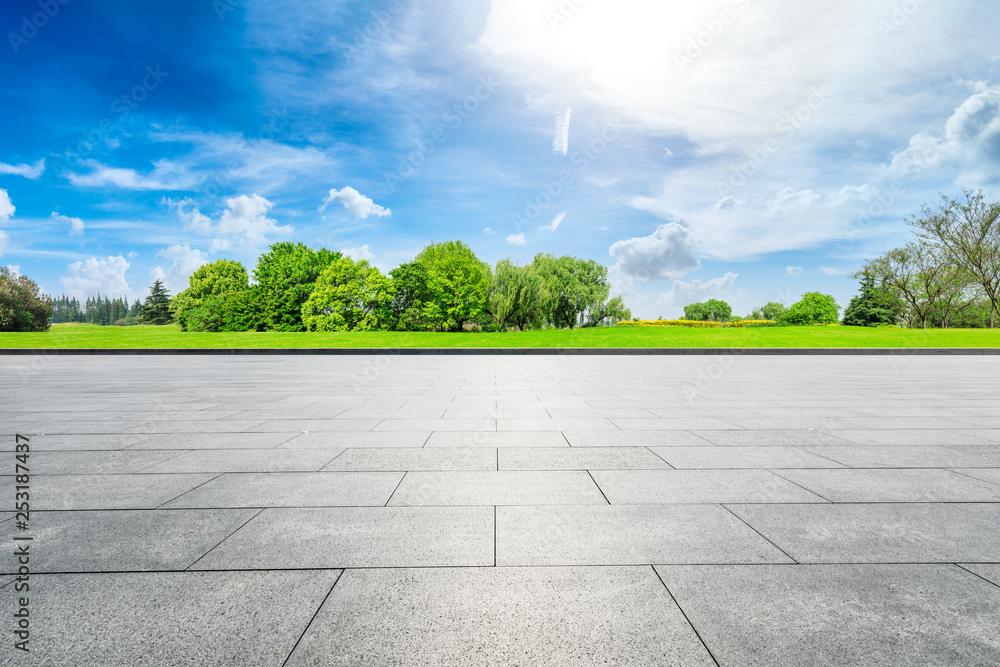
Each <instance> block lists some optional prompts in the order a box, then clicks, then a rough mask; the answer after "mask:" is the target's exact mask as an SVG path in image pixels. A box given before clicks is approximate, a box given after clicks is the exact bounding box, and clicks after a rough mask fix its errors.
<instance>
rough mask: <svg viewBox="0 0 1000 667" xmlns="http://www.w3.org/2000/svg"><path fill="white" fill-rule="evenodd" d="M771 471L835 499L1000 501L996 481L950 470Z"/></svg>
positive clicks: (852, 501)
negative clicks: (984, 479) (991, 481)
mask: <svg viewBox="0 0 1000 667" xmlns="http://www.w3.org/2000/svg"><path fill="white" fill-rule="evenodd" d="M775 472H776V474H778V475H780V476H781V477H784V478H785V479H787V480H789V481H791V482H794V483H795V484H798V485H799V486H801V487H803V488H805V489H809V490H810V491H812V492H813V493H815V494H817V495H820V496H822V497H823V498H826V499H827V500H830V501H832V502H835V503H902V502H909V503H916V502H966V503H969V502H1000V485H998V484H990V483H989V482H984V481H981V480H979V479H973V478H972V477H969V476H966V475H961V474H959V473H957V472H952V471H950V470H940V469H935V468H922V469H893V470H888V469H882V470H867V469H866V470H859V469H846V470H845V469H842V470H776V471H775ZM981 472H985V473H989V472H991V471H990V470H982V471H981Z"/></svg>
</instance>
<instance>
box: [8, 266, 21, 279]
mask: <svg viewBox="0 0 1000 667" xmlns="http://www.w3.org/2000/svg"><path fill="white" fill-rule="evenodd" d="M7 270H8V271H10V272H11V273H12V274H14V277H15V278H17V277H18V276H19V275H21V265H20V264H8V265H7Z"/></svg>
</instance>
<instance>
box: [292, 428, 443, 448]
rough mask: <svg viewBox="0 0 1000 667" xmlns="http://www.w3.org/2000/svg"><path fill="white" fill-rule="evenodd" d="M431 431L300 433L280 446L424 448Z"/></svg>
mask: <svg viewBox="0 0 1000 667" xmlns="http://www.w3.org/2000/svg"><path fill="white" fill-rule="evenodd" d="M430 436H431V433H430V431H399V432H396V433H359V432H354V433H330V432H326V433H313V432H310V433H299V434H297V435H294V437H291V438H289V439H287V440H286V441H284V442H283V443H282V444H280V445H278V448H279V449H331V448H335V447H344V448H347V447H351V448H357V447H423V446H424V443H425V442H427V438H429V437H430Z"/></svg>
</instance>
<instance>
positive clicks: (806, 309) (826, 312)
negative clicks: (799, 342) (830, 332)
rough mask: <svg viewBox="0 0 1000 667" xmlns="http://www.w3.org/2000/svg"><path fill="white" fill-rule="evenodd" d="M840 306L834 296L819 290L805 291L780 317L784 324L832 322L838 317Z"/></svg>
mask: <svg viewBox="0 0 1000 667" xmlns="http://www.w3.org/2000/svg"><path fill="white" fill-rule="evenodd" d="M839 313H840V307H839V306H838V305H837V302H836V301H835V300H834V298H833V297H832V296H830V295H828V294H820V293H819V292H806V293H805V294H803V295H802V298H801V299H800V300H799V301H798V302H797V303H794V304H792V307H791V308H789V309H788V312H787V313H785V315H784V316H783V317H782V320H781V321H782V322H783V323H785V324H796V325H802V324H834V323H836V322H837V320H838V319H839Z"/></svg>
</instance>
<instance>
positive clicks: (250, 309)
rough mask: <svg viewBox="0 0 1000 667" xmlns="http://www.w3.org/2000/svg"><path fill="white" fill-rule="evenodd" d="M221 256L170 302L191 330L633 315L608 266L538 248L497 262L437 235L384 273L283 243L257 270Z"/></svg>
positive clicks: (454, 325) (363, 327) (416, 327)
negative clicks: (528, 255)
mask: <svg viewBox="0 0 1000 667" xmlns="http://www.w3.org/2000/svg"><path fill="white" fill-rule="evenodd" d="M253 279H254V280H253V283H251V282H250V275H249V274H248V272H247V270H246V268H245V267H244V266H243V265H242V264H241V263H240V262H237V261H234V260H227V259H220V260H218V261H216V262H213V263H211V264H206V265H204V266H202V267H200V268H198V269H197V270H196V271H195V272H194V273H193V274H192V275H191V277H190V279H189V281H188V288H187V289H185V290H184V291H182V292H180V293H178V294H177V295H176V296H174V297H173V298H172V299H171V300H170V314H171V315H172V317H173V318H175V319H176V321H177V322H178V323H179V324H180V326H181V328H182V329H184V330H187V331H375V330H391V331H462V330H469V329H483V330H491V331H506V330H511V329H517V330H522V331H523V330H525V329H530V328H540V327H545V326H551V327H561V328H573V327H577V326H581V327H589V326H597V325H598V324H601V323H605V322H607V323H614V322H616V321H618V320H622V319H631V316H632V315H631V312H630V311H629V310H628V309H627V308H626V307H625V305H624V303H623V302H622V300H621V298H619V297H615V298H611V297H610V291H611V283H610V281H609V280H608V270H607V267H605V266H603V265H601V264H599V263H597V262H595V261H594V260H585V259H579V258H576V257H569V256H563V257H555V256H553V255H545V254H541V255H538V256H536V257H535V258H534V261H532V262H531V263H530V264H526V265H519V264H516V263H515V262H513V261H511V260H509V259H505V260H501V261H499V262H497V264H496V266H490V265H489V264H487V263H486V262H483V261H482V260H480V259H479V258H477V257H476V255H475V253H473V252H472V250H471V249H470V248H469V247H468V246H467V245H466V244H464V243H462V242H461V241H448V242H444V243H431V244H430V245H428V246H427V247H425V248H424V249H423V250H422V251H421V252H420V254H418V255H417V256H416V258H415V259H414V260H413V261H412V262H409V263H406V264H402V265H401V266H398V267H396V268H395V269H393V270H392V271H390V272H389V273H388V274H383V273H382V272H381V271H379V269H378V268H376V267H374V266H372V265H371V264H369V262H368V261H367V260H363V259H362V260H353V259H351V258H350V257H347V256H344V255H343V254H341V253H340V252H336V251H331V250H327V249H325V248H321V249H319V250H314V249H312V248H309V247H308V246H306V245H305V244H302V243H295V244H293V243H290V242H283V243H276V244H274V245H272V246H271V247H270V249H269V251H268V252H267V253H265V254H263V255H261V256H260V257H259V258H258V260H257V265H256V267H255V268H254V271H253Z"/></svg>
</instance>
